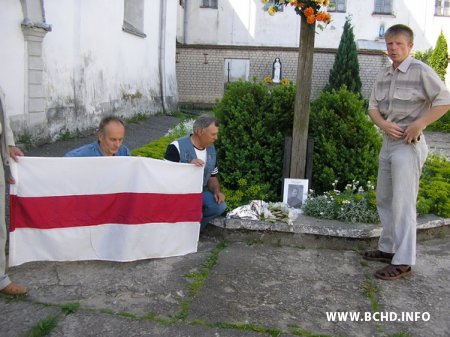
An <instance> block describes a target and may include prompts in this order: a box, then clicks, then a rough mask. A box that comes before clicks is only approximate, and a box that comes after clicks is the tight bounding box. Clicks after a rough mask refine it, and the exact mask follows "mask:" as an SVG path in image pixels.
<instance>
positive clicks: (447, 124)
mask: <svg viewBox="0 0 450 337" xmlns="http://www.w3.org/2000/svg"><path fill="white" fill-rule="evenodd" d="M449 112H450V110H449V111H447V113H446V114H445V115H444V116H442V117H441V118H440V119H439V120H437V121H436V122H434V123H431V124H430V125H428V126H427V129H426V130H427V131H439V132H446V133H448V132H450V113H449Z"/></svg>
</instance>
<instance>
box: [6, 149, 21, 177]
mask: <svg viewBox="0 0 450 337" xmlns="http://www.w3.org/2000/svg"><path fill="white" fill-rule="evenodd" d="M8 148H9V156H10V157H11V158H12V159H13V160H14V161H17V160H18V158H17V157H21V156H23V152H22V150H21V149H19V148H18V147H15V146H8ZM8 183H9V184H15V183H16V181H15V180H14V178H13V176H9V178H8Z"/></svg>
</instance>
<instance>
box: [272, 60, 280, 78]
mask: <svg viewBox="0 0 450 337" xmlns="http://www.w3.org/2000/svg"><path fill="white" fill-rule="evenodd" d="M280 81H281V62H280V59H279V58H278V57H277V58H275V61H273V66H272V82H273V83H280Z"/></svg>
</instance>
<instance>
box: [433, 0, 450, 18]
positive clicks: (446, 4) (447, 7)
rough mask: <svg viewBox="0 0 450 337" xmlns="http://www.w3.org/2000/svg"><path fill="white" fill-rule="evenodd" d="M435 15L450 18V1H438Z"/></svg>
mask: <svg viewBox="0 0 450 337" xmlns="http://www.w3.org/2000/svg"><path fill="white" fill-rule="evenodd" d="M434 15H437V16H450V0H436V3H435V9H434Z"/></svg>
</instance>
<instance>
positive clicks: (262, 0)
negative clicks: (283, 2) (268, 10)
mask: <svg viewBox="0 0 450 337" xmlns="http://www.w3.org/2000/svg"><path fill="white" fill-rule="evenodd" d="M261 2H262V3H263V4H264V5H265V4H266V3H268V2H269V0H261Z"/></svg>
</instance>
